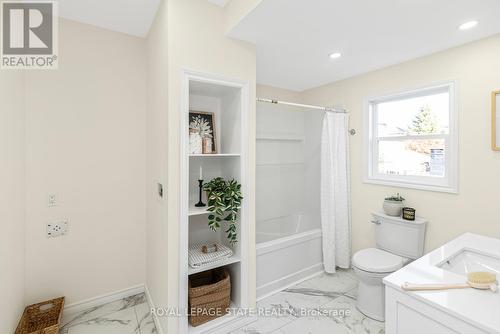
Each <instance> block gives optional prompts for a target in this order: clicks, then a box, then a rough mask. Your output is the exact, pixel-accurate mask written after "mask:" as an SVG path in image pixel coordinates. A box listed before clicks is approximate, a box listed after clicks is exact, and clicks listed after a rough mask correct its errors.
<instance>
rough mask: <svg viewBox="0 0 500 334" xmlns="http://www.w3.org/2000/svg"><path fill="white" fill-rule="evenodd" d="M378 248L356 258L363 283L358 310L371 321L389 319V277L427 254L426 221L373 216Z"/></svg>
mask: <svg viewBox="0 0 500 334" xmlns="http://www.w3.org/2000/svg"><path fill="white" fill-rule="evenodd" d="M372 216H373V220H372V221H371V223H373V224H374V226H375V241H376V246H377V247H376V248H366V249H362V250H360V251H358V252H356V253H355V254H354V255H353V257H352V265H353V268H354V273H355V274H356V276H357V278H358V280H359V286H358V297H357V305H356V307H357V308H358V310H359V311H360V312H361V313H363V314H364V315H366V316H367V317H369V318H372V319H375V320H378V321H384V320H385V288H384V284H383V282H382V280H383V279H384V277H385V276H387V275H390V274H391V273H393V272H395V271H397V270H399V269H401V268H403V267H404V266H405V265H407V264H408V263H410V262H411V261H412V260H415V259H417V258H419V257H421V256H422V255H423V253H424V241H425V229H426V223H427V222H426V221H425V220H424V219H422V218H420V217H417V218H416V219H415V220H414V221H408V220H404V219H402V218H400V217H391V216H388V215H385V214H382V213H373V214H372Z"/></svg>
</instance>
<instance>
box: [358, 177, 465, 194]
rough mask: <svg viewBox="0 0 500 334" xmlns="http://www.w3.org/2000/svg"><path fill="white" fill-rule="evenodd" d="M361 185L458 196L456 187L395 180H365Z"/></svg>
mask: <svg viewBox="0 0 500 334" xmlns="http://www.w3.org/2000/svg"><path fill="white" fill-rule="evenodd" d="M363 183H366V184H376V185H381V186H387V187H398V188H409V189H417V190H425V191H434V192H442V193H448V194H458V187H457V186H438V185H430V184H417V183H410V182H403V181H395V180H385V179H374V178H365V179H364V180H363Z"/></svg>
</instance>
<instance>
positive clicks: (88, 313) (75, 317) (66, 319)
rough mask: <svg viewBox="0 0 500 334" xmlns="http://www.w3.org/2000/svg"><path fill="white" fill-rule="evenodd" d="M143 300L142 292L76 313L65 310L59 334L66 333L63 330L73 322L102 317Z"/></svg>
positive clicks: (144, 298)
mask: <svg viewBox="0 0 500 334" xmlns="http://www.w3.org/2000/svg"><path fill="white" fill-rule="evenodd" d="M145 302H146V295H145V294H144V293H140V294H137V295H133V296H130V297H126V298H123V299H120V300H117V301H114V302H110V303H106V304H103V305H99V306H95V307H91V308H89V309H87V310H85V311H83V312H78V313H67V312H65V313H63V317H62V319H61V325H62V327H61V334H66V332H65V330H66V328H68V327H70V326H73V325H74V324H77V323H80V322H84V321H89V320H92V319H95V318H99V317H103V316H105V315H108V314H111V313H115V312H118V311H122V310H125V309H127V308H130V307H133V306H135V305H138V304H142V303H145Z"/></svg>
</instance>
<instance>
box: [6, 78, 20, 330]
mask: <svg viewBox="0 0 500 334" xmlns="http://www.w3.org/2000/svg"><path fill="white" fill-rule="evenodd" d="M24 83H25V82H24V73H22V72H20V71H2V72H1V73H0V184H1V187H0V224H1V226H2V232H1V233H0V296H1V298H0V319H1V320H0V333H6V334H7V333H14V330H15V328H16V325H17V322H18V321H19V318H20V317H21V314H22V311H23V308H24V246H25V241H24V195H25V193H24V180H25V177H24V167H25V164H24V161H25V157H24V140H25V139H24V138H25V132H24V118H25V115H24Z"/></svg>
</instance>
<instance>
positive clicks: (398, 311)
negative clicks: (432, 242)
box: [384, 233, 500, 334]
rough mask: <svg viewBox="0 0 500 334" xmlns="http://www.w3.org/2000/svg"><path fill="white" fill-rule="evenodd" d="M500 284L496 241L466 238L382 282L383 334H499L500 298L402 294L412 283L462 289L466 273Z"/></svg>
mask: <svg viewBox="0 0 500 334" xmlns="http://www.w3.org/2000/svg"><path fill="white" fill-rule="evenodd" d="M471 271H490V272H493V273H495V274H496V275H497V279H500V240H499V239H494V238H489V237H484V236H480V235H476V234H471V233H466V234H464V235H462V236H460V237H458V238H457V239H455V240H452V241H450V242H449V243H447V244H445V245H443V246H441V247H439V248H438V249H436V250H434V251H432V252H430V253H429V254H427V255H425V256H423V257H421V258H420V259H418V260H416V261H414V262H412V263H410V264H409V265H407V266H406V267H404V268H402V269H400V270H398V271H397V272H395V273H393V274H391V275H389V276H387V277H386V278H385V279H384V284H385V288H386V289H385V296H386V297H385V299H386V300H385V301H386V306H385V307H386V308H385V310H386V312H385V314H386V333H387V334H396V333H397V334H421V333H425V334H451V333H454V334H456V333H463V334H479V333H481V334H484V333H498V334H500V293H498V292H497V293H493V292H491V291H489V290H487V291H483V290H475V289H459V290H444V291H421V292H406V291H403V290H402V289H401V285H402V284H403V283H405V282H410V283H419V284H427V283H464V282H465V281H466V279H467V278H466V273H467V272H471Z"/></svg>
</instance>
